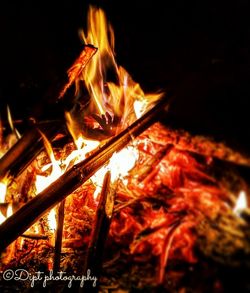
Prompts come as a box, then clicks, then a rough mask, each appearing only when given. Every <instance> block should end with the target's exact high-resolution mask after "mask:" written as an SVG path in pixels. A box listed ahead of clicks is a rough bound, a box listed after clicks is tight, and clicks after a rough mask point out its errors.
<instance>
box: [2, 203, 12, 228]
mask: <svg viewBox="0 0 250 293" xmlns="http://www.w3.org/2000/svg"><path fill="white" fill-rule="evenodd" d="M12 214H13V208H12V205H11V204H8V207H7V212H6V217H5V216H4V215H3V214H2V212H1V211H0V224H2V223H3V222H4V221H5V220H6V219H7V218H9V217H10V216H11V215H12Z"/></svg>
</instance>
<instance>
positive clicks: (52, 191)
mask: <svg viewBox="0 0 250 293" xmlns="http://www.w3.org/2000/svg"><path fill="white" fill-rule="evenodd" d="M168 103H169V100H168V98H167V97H165V98H164V99H162V100H161V101H160V102H159V103H158V104H157V105H155V106H154V107H153V108H152V109H151V110H149V111H148V112H147V113H146V114H144V115H143V116H142V117H141V118H140V119H138V120H137V121H135V122H134V123H133V124H132V125H130V126H129V127H128V128H127V129H125V130H124V131H122V132H121V133H120V134H118V135H117V136H115V137H114V138H112V139H110V140H109V141H108V142H107V143H106V144H105V145H104V146H102V147H100V148H99V149H98V150H97V151H96V152H94V153H93V154H92V155H90V156H89V157H88V158H86V159H85V160H84V161H82V162H80V163H78V164H77V165H75V166H73V167H72V168H71V169H69V170H68V171H67V172H66V173H64V174H63V175H62V176H61V177H60V178H59V179H57V180H56V181H55V182H53V183H52V184H51V185H50V186H49V187H48V188H46V189H45V190H44V191H42V192H41V193H40V194H38V195H37V196H36V197H34V198H33V199H31V200H30V201H29V202H28V203H27V204H25V205H24V206H23V207H22V208H20V209H19V210H18V211H17V212H16V213H15V214H13V215H12V216H11V217H9V218H8V219H7V220H6V221H5V222H4V223H3V224H2V225H1V226H0V238H1V239H2V241H1V244H0V250H3V249H5V248H6V247H7V246H8V245H9V244H10V243H11V242H12V241H14V240H15V239H16V238H17V237H18V236H19V235H21V234H22V233H24V232H25V231H26V230H27V229H28V228H29V227H30V226H31V225H32V224H33V223H35V222H36V221H37V220H38V219H39V218H40V217H41V216H42V215H43V214H44V213H46V212H47V211H48V210H50V209H51V208H52V207H54V206H55V205H56V204H57V203H59V202H61V201H62V200H63V199H64V198H66V197H67V196H68V195H69V194H71V193H72V192H73V191H74V190H76V189H77V188H78V187H79V186H81V185H82V184H83V183H84V182H86V181H87V180H88V179H89V178H90V177H91V176H92V175H93V174H94V173H95V172H96V171H97V170H98V169H100V168H101V167H102V166H103V165H104V164H105V163H107V162H108V160H109V159H110V158H111V157H112V155H113V154H114V153H115V152H117V151H119V150H121V149H122V148H124V147H125V146H126V145H127V144H128V143H129V142H131V141H132V140H133V139H134V138H135V137H136V136H138V135H140V134H141V133H142V132H143V131H145V130H146V129H147V128H148V127H149V126H150V125H152V124H153V123H154V122H156V121H157V120H158V119H159V116H160V114H161V113H162V112H163V111H165V110H166V108H167V106H168Z"/></svg>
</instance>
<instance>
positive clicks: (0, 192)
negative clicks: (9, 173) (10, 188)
mask: <svg viewBox="0 0 250 293" xmlns="http://www.w3.org/2000/svg"><path fill="white" fill-rule="evenodd" d="M7 185H8V181H7V179H3V180H2V181H1V182H0V203H4V202H5V196H6V193H7Z"/></svg>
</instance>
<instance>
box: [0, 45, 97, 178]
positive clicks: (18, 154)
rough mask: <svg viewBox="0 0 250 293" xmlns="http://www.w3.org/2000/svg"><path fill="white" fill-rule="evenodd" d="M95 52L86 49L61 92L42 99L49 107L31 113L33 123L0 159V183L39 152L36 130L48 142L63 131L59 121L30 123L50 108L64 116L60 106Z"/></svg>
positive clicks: (21, 169)
mask: <svg viewBox="0 0 250 293" xmlns="http://www.w3.org/2000/svg"><path fill="white" fill-rule="evenodd" d="M96 51H97V49H96V48H95V47H93V46H91V45H86V46H85V47H84V49H83V51H82V52H81V54H80V56H79V57H78V59H77V60H76V61H75V63H74V64H73V65H72V66H71V67H70V69H69V70H68V75H67V77H66V78H65V77H63V78H62V79H63V81H64V82H61V83H63V84H64V86H63V88H62V89H61V88H60V89H57V88H55V89H53V92H50V93H49V94H48V95H49V96H50V97H46V99H47V100H50V99H51V96H52V98H53V99H52V100H53V104H52V105H48V104H46V103H44V102H43V103H42V104H41V103H40V104H39V105H37V107H36V109H34V111H33V113H32V117H33V118H32V119H31V121H33V123H32V124H31V128H30V129H29V130H28V131H26V132H25V133H24V134H23V136H22V137H21V139H20V140H18V141H17V143H16V144H15V145H14V146H13V147H12V148H11V149H9V151H8V152H7V153H6V154H5V155H4V156H3V157H2V158H1V159H0V180H1V179H2V178H3V177H5V176H6V174H7V173H8V175H9V176H11V177H16V176H18V175H19V174H20V173H22V171H23V170H24V169H25V168H26V167H27V166H28V165H29V164H30V163H31V162H32V161H33V160H34V158H35V157H36V156H37V155H38V154H39V153H40V152H41V151H42V150H43V148H44V144H43V140H42V138H41V135H40V133H39V130H40V131H42V132H43V133H44V134H45V136H46V137H47V138H48V139H49V140H50V141H51V140H52V139H53V138H54V137H55V136H56V134H57V133H58V132H60V131H62V130H63V127H64V123H62V121H58V122H57V123H53V124H51V123H50V124H49V125H48V124H46V123H34V121H37V120H39V119H40V117H41V115H42V114H44V112H47V111H48V109H51V108H52V109H53V108H56V109H57V111H60V112H61V114H62V115H63V114H64V111H63V108H64V104H66V98H67V94H68V93H71V91H72V90H71V89H72V85H73V83H74V81H75V80H76V78H78V77H79V76H80V74H81V72H82V70H83V69H84V67H85V66H86V64H87V63H88V61H89V60H90V58H92V56H93V55H94V54H95V52H96ZM65 79H66V81H65ZM62 117H63V116H62Z"/></svg>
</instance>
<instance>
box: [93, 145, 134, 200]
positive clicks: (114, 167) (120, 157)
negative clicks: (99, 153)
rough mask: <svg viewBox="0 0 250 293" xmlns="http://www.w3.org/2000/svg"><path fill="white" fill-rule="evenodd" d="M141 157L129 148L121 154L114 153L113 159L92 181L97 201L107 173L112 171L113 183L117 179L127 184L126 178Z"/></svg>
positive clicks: (132, 148)
mask: <svg viewBox="0 0 250 293" xmlns="http://www.w3.org/2000/svg"><path fill="white" fill-rule="evenodd" d="M138 157H139V152H138V150H137V149H136V148H134V147H132V146H128V147H126V148H124V149H122V150H121V151H120V152H117V153H114V154H113V156H112V157H111V159H110V161H109V163H108V164H107V165H106V166H104V167H102V168H101V169H100V170H99V171H97V172H96V173H95V174H94V175H93V176H92V177H91V180H92V182H93V183H94V184H95V186H96V190H95V192H94V194H93V196H94V198H95V199H96V198H97V196H98V195H99V193H100V192H101V188H102V186H101V185H100V184H101V183H102V182H103V179H104V176H105V174H106V172H107V171H111V181H112V182H114V181H115V180H116V179H118V178H120V179H122V180H123V182H124V183H126V176H127V175H128V172H129V171H130V170H131V169H132V168H133V167H134V166H135V163H136V161H137V159H138Z"/></svg>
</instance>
